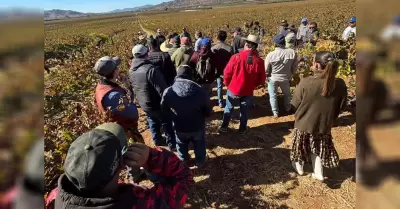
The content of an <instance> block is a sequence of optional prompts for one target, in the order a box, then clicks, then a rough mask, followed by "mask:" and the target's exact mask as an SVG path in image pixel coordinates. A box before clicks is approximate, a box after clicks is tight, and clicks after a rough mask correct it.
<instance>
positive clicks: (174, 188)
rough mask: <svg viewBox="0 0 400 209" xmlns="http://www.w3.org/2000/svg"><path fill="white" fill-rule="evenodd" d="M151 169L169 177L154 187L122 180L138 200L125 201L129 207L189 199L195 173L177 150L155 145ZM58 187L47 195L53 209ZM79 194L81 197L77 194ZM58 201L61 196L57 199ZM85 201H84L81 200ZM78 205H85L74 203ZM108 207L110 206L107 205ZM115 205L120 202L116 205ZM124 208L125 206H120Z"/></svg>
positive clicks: (148, 208)
mask: <svg viewBox="0 0 400 209" xmlns="http://www.w3.org/2000/svg"><path fill="white" fill-rule="evenodd" d="M146 168H147V169H148V170H149V171H150V172H151V173H153V174H157V175H159V176H162V177H166V179H167V180H166V181H164V182H162V183H160V184H156V185H155V186H154V187H152V188H147V187H144V186H140V185H135V184H125V183H122V182H119V184H120V185H121V186H127V185H128V186H130V187H131V188H132V191H133V192H132V194H133V197H132V198H134V199H135V201H131V200H132V198H130V200H127V202H129V203H130V202H135V203H134V204H133V205H132V204H131V205H126V207H124V208H129V209H155V208H183V205H184V204H185V202H186V201H187V199H188V193H189V189H190V187H191V186H192V185H194V181H193V174H192V173H191V171H190V169H189V168H188V167H187V166H186V165H184V163H183V162H181V161H180V160H179V159H178V158H177V157H176V155H175V154H174V153H172V152H169V151H166V150H164V149H161V148H154V149H153V148H152V149H151V151H150V156H149V160H148V165H147V167H146ZM58 194H59V189H58V188H56V189H54V190H53V191H51V193H50V194H49V196H48V197H47V199H46V201H45V203H46V209H53V208H54V203H55V200H56V197H57V196H58ZM76 197H77V198H82V197H78V196H76ZM57 201H59V199H57ZM79 202H84V201H79ZM74 207H75V208H79V207H82V208H84V207H85V205H82V206H81V205H79V206H76V205H75V206H74ZM107 208H111V207H109V205H108V207H107ZM115 208H116V209H117V208H118V206H116V207H115ZM121 209H122V208H121Z"/></svg>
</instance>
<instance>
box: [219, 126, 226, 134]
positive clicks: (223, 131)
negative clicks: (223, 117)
mask: <svg viewBox="0 0 400 209" xmlns="http://www.w3.org/2000/svg"><path fill="white" fill-rule="evenodd" d="M218 131H219V132H220V133H227V132H228V128H222V127H221V128H219V129H218Z"/></svg>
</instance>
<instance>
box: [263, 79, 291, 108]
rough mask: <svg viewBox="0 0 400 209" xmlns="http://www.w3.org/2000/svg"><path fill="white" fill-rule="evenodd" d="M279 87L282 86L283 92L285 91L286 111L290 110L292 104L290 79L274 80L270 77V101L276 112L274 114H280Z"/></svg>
mask: <svg viewBox="0 0 400 209" xmlns="http://www.w3.org/2000/svg"><path fill="white" fill-rule="evenodd" d="M278 87H280V88H281V90H282V93H283V101H284V107H285V111H289V110H290V108H291V104H290V97H291V95H290V82H289V80H287V81H274V80H271V79H269V80H268V93H269V103H270V104H271V108H272V113H274V115H278V113H279V107H278V100H277V97H278Z"/></svg>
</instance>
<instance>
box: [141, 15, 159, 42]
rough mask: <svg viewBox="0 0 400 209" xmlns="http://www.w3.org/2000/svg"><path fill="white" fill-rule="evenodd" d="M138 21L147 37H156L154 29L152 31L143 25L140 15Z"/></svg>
mask: <svg viewBox="0 0 400 209" xmlns="http://www.w3.org/2000/svg"><path fill="white" fill-rule="evenodd" d="M138 23H139V26H140V29H141V30H142V31H143V32H144V33H145V34H147V35H148V37H149V36H153V37H156V36H157V33H156V32H155V31H152V30H149V29H147V28H145V27H143V25H142V21H141V17H139V18H138Z"/></svg>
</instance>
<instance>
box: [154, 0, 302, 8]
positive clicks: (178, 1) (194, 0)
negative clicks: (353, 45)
mask: <svg viewBox="0 0 400 209" xmlns="http://www.w3.org/2000/svg"><path fill="white" fill-rule="evenodd" d="M286 1H298V0H173V1H168V2H163V3H161V4H158V5H156V6H154V7H152V8H151V9H165V8H182V7H185V8H187V7H197V6H210V5H223V4H232V3H250V2H251V3H257V2H259V3H275V2H286Z"/></svg>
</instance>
